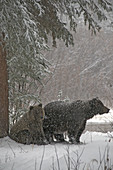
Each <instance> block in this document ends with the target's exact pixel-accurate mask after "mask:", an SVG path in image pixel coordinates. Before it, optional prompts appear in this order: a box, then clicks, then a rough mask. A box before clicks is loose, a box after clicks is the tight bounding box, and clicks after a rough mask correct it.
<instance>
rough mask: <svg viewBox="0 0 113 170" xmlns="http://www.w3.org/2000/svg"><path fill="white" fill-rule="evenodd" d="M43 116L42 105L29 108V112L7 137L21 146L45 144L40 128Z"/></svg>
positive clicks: (41, 127) (41, 128)
mask: <svg viewBox="0 0 113 170" xmlns="http://www.w3.org/2000/svg"><path fill="white" fill-rule="evenodd" d="M44 115H45V113H44V110H43V108H42V104H39V105H37V106H30V110H29V111H28V112H27V113H26V114H24V115H23V117H21V118H20V120H19V121H18V122H17V123H15V124H14V126H13V127H12V128H11V131H10V135H9V136H10V137H11V138H12V139H13V140H15V141H17V142H19V143H23V144H31V143H33V144H39V145H41V144H46V139H45V135H44V132H43V126H42V122H43V119H44Z"/></svg>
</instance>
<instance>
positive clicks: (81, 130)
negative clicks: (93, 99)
mask: <svg viewBox="0 0 113 170" xmlns="http://www.w3.org/2000/svg"><path fill="white" fill-rule="evenodd" d="M85 126H86V120H84V121H83V122H82V123H81V125H80V126H79V130H78V133H77V134H76V136H75V138H76V142H77V143H80V137H81V135H82V133H83V131H84V129H85Z"/></svg>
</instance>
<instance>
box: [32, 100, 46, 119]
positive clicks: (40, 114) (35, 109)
mask: <svg viewBox="0 0 113 170" xmlns="http://www.w3.org/2000/svg"><path fill="white" fill-rule="evenodd" d="M29 113H30V114H32V115H34V118H35V119H37V120H43V119H44V117H45V112H44V109H43V108H42V103H40V104H39V105H36V106H30V110H29Z"/></svg>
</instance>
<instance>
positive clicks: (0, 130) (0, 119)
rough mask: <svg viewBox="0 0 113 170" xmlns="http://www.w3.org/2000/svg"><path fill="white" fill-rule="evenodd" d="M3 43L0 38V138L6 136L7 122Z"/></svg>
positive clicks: (6, 89) (6, 87)
mask: <svg viewBox="0 0 113 170" xmlns="http://www.w3.org/2000/svg"><path fill="white" fill-rule="evenodd" d="M4 46H5V44H4V41H3V39H2V37H0V137H4V136H7V134H8V127H9V120H8V76H7V63H6V51H5V50H4Z"/></svg>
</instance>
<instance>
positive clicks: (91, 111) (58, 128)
mask: <svg viewBox="0 0 113 170" xmlns="http://www.w3.org/2000/svg"><path fill="white" fill-rule="evenodd" d="M44 110H45V115H46V119H44V123H43V128H44V133H45V136H46V139H47V140H48V141H49V142H51V141H52V140H53V135H54V134H56V133H59V135H60V134H62V133H63V132H65V131H67V132H68V137H69V141H70V142H72V143H79V142H80V136H81V134H82V132H83V130H84V129H85V125H86V121H87V120H88V119H90V118H92V117H93V116H94V115H97V114H104V113H108V112H109V109H108V108H107V107H106V106H104V105H103V103H102V102H101V101H100V100H99V99H98V98H94V99H92V100H88V101H81V100H77V101H74V102H72V103H68V102H64V101H55V102H51V103H49V104H47V105H46V106H45V107H44ZM61 137H62V135H61ZM59 139H60V138H59Z"/></svg>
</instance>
